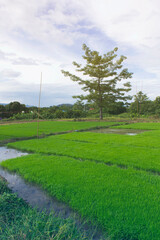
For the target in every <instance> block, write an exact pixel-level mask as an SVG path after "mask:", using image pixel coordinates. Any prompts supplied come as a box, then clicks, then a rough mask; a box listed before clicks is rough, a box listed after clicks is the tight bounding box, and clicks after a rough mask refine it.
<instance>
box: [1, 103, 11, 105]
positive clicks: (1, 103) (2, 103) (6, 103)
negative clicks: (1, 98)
mask: <svg viewBox="0 0 160 240" xmlns="http://www.w3.org/2000/svg"><path fill="white" fill-rule="evenodd" d="M8 104H9V103H0V105H3V106H5V105H8Z"/></svg>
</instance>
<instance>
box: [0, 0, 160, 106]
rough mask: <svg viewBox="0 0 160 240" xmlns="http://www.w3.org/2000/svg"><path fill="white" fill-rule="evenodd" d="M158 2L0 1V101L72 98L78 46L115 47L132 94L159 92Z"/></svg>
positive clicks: (44, 101) (33, 102)
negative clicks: (66, 73) (129, 74)
mask: <svg viewBox="0 0 160 240" xmlns="http://www.w3.org/2000/svg"><path fill="white" fill-rule="evenodd" d="M159 22H160V1H159V0H121V1H119V0H32V1H26V0H0V103H9V102H12V101H19V102H20V103H23V104H26V105H31V106H33V105H34V106H37V105H38V102H39V99H38V98H39V89H40V77H41V72H42V93H41V106H42V107H45V106H46V107H48V106H53V105H57V104H62V103H71V104H73V103H74V102H75V99H73V98H72V96H73V95H79V94H81V93H82V91H81V88H80V86H79V85H78V84H77V83H75V82H72V81H71V80H70V79H69V78H66V77H64V75H63V74H62V73H61V70H62V69H63V70H65V71H70V72H72V73H75V70H74V66H73V64H72V62H73V61H76V62H78V63H81V62H82V55H83V50H82V44H83V43H85V44H86V45H87V46H88V47H89V48H90V49H91V50H96V51H99V52H100V53H101V54H105V53H107V52H108V51H111V50H113V49H114V48H115V47H118V49H119V50H118V55H119V56H120V55H124V56H126V57H127V60H125V62H124V67H125V68H126V67H127V68H128V70H129V72H133V77H132V79H131V84H132V91H131V92H130V94H131V95H135V94H136V93H137V92H138V91H142V92H144V93H145V94H147V96H148V97H149V98H150V99H152V100H154V99H155V98H156V96H160V24H159Z"/></svg>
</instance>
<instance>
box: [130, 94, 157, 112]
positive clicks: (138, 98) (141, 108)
mask: <svg viewBox="0 0 160 240" xmlns="http://www.w3.org/2000/svg"><path fill="white" fill-rule="evenodd" d="M129 110H130V112H131V113H135V114H137V115H142V114H145V115H151V114H154V113H155V105H154V102H153V101H151V100H149V98H148V97H147V95H146V94H144V93H143V92H141V91H140V92H138V93H137V94H136V95H135V96H134V102H132V103H131V105H130V108H129Z"/></svg>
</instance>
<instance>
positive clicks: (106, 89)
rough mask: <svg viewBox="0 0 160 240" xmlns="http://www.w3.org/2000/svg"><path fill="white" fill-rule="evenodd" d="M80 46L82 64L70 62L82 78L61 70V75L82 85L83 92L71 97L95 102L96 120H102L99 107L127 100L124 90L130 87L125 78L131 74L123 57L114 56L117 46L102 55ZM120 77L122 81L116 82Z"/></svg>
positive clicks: (128, 89)
mask: <svg viewBox="0 0 160 240" xmlns="http://www.w3.org/2000/svg"><path fill="white" fill-rule="evenodd" d="M82 49H83V50H84V55H83V56H82V57H83V59H84V60H85V64H84V65H82V64H78V63H76V62H73V65H74V66H75V67H76V71H78V72H82V74H83V75H84V79H82V78H81V77H80V76H76V75H74V74H71V73H70V72H68V71H64V70H62V73H63V74H64V76H67V77H70V79H71V80H72V81H74V82H77V83H78V84H79V85H81V86H82V90H83V91H84V92H85V94H84V95H79V96H73V97H74V98H78V99H80V100H81V101H83V100H87V101H88V102H89V103H95V105H96V106H97V108H98V109H99V114H100V119H103V108H104V107H105V108H106V107H108V108H109V106H110V104H112V103H114V102H116V101H126V100H128V99H130V96H127V95H126V93H127V92H129V91H130V90H131V84H130V82H127V81H126V80H127V79H128V78H132V73H130V72H128V69H127V68H123V65H122V63H123V61H124V60H125V59H126V57H125V56H120V57H118V56H117V54H116V52H117V50H118V48H114V49H113V51H110V52H108V53H106V54H103V55H100V54H99V52H97V51H92V50H90V48H89V47H87V46H86V44H83V46H82ZM122 80H124V82H123V84H122V83H121V84H118V83H119V82H121V81H122Z"/></svg>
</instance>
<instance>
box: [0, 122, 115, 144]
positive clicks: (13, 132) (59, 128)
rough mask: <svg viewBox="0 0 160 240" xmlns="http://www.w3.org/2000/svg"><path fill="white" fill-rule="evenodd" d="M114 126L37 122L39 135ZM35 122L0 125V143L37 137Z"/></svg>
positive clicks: (111, 123)
mask: <svg viewBox="0 0 160 240" xmlns="http://www.w3.org/2000/svg"><path fill="white" fill-rule="evenodd" d="M114 124H119V123H116V122H71V121H70V122H66V121H63V122H56V121H45V122H39V129H38V134H39V135H47V134H52V133H58V132H65V131H75V130H82V129H88V128H94V127H103V126H104V127H105V126H110V125H114ZM37 128H38V123H37V122H31V123H19V124H8V125H0V142H2V141H3V140H7V139H15V138H28V137H34V136H37Z"/></svg>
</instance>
